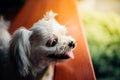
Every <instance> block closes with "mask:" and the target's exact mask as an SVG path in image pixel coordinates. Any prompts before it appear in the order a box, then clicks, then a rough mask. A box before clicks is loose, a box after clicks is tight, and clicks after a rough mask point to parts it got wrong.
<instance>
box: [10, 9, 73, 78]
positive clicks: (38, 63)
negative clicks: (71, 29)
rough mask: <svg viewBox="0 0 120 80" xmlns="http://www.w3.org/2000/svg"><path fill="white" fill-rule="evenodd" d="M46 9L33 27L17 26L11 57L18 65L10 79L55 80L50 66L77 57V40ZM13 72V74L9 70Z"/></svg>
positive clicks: (14, 63)
mask: <svg viewBox="0 0 120 80" xmlns="http://www.w3.org/2000/svg"><path fill="white" fill-rule="evenodd" d="M55 16H56V14H55V13H53V12H52V11H50V12H47V13H46V15H45V16H44V18H42V19H41V20H39V21H38V22H36V23H35V24H34V25H33V26H32V27H31V29H29V30H27V29H25V28H20V29H18V30H17V31H16V32H15V33H14V35H13V37H12V40H11V42H10V49H9V54H10V59H11V63H12V64H13V66H14V68H15V70H14V71H15V73H16V74H14V75H15V76H17V77H15V78H14V77H13V78H12V79H11V80H38V79H40V80H52V72H51V70H50V69H51V68H50V65H51V64H55V63H56V62H61V61H66V60H68V59H70V58H74V56H73V53H72V50H73V48H74V47H75V40H74V39H73V38H72V37H71V36H67V35H66V32H67V30H66V28H65V27H64V26H63V25H60V24H59V23H58V22H57V21H56V20H55V18H54V17H55ZM10 74H12V73H10Z"/></svg>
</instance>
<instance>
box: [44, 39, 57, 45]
mask: <svg viewBox="0 0 120 80" xmlns="http://www.w3.org/2000/svg"><path fill="white" fill-rule="evenodd" d="M57 42H58V40H57V39H54V40H48V42H47V43H46V46H48V47H54V46H55V45H56V44H57Z"/></svg>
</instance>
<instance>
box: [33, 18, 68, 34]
mask: <svg viewBox="0 0 120 80" xmlns="http://www.w3.org/2000/svg"><path fill="white" fill-rule="evenodd" d="M31 29H32V30H34V31H39V32H40V33H41V34H44V33H46V34H48V35H51V34H55V35H65V34H66V32H67V30H66V28H65V27H64V26H63V25H60V24H59V23H58V22H57V21H56V20H55V19H51V20H48V21H46V20H44V19H42V20H39V21H38V22H37V23H35V24H34V25H33V27H32V28H31Z"/></svg>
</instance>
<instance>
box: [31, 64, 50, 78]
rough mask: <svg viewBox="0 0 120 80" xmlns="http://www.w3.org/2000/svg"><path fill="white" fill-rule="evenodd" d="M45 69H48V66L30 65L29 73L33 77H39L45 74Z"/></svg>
mask: <svg viewBox="0 0 120 80" xmlns="http://www.w3.org/2000/svg"><path fill="white" fill-rule="evenodd" d="M47 69H48V66H41V67H38V68H36V67H32V68H31V73H32V75H33V76H35V77H41V76H43V75H44V74H45V72H46V71H47Z"/></svg>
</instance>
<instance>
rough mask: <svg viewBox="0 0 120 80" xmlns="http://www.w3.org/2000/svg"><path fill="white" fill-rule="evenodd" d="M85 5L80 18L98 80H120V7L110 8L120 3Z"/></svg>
mask: <svg viewBox="0 0 120 80" xmlns="http://www.w3.org/2000/svg"><path fill="white" fill-rule="evenodd" d="M83 1H85V0H82V3H81V4H79V5H80V7H79V8H80V15H81V17H82V21H83V24H84V29H85V33H86V36H87V40H88V45H89V49H90V53H91V57H92V61H93V66H94V70H95V74H96V77H97V80H120V15H119V10H120V4H119V6H118V7H112V8H111V6H116V4H115V3H117V4H118V3H119V1H120V0H116V1H115V0H104V1H103V0H97V1H96V0H89V1H93V3H92V4H91V2H90V6H88V5H89V4H88V3H86V2H85V3H86V4H87V6H88V8H85V7H86V4H85V3H84V4H83ZM86 1H88V0H86ZM95 1H96V2H95ZM100 1H101V2H100ZM105 1H106V3H105ZM107 1H108V2H107ZM114 1H115V2H114ZM102 3H104V4H102ZM100 4H102V5H100ZM81 5H82V7H81ZM107 5H108V6H107ZM100 7H103V9H102V8H100ZM106 7H107V8H106Z"/></svg>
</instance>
